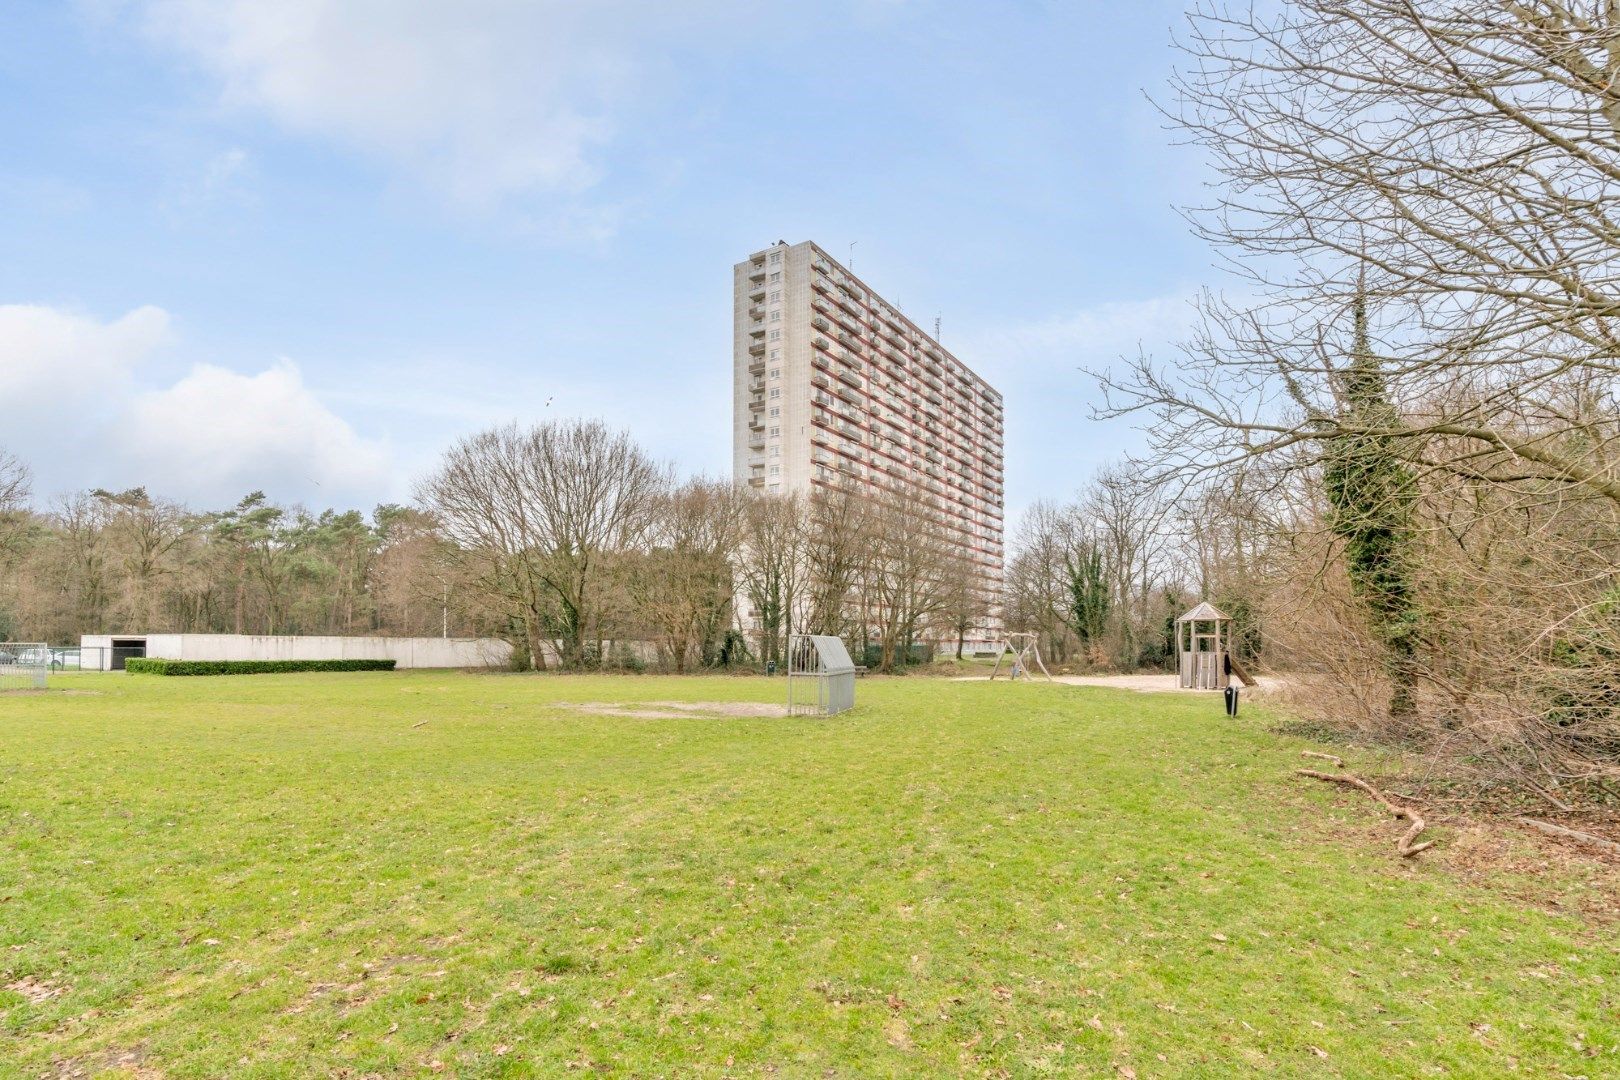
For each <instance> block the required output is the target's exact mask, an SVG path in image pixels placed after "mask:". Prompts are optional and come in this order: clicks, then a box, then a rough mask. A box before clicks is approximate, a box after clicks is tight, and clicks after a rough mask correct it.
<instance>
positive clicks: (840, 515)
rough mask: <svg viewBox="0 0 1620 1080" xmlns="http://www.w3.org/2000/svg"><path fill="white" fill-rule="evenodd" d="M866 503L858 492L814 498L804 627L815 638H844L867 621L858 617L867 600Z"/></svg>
mask: <svg viewBox="0 0 1620 1080" xmlns="http://www.w3.org/2000/svg"><path fill="white" fill-rule="evenodd" d="M866 512H867V502H866V500H865V499H864V498H863V497H862V496H861V495H859V494H857V493H856V492H854V491H853V490H846V489H844V488H838V489H834V490H830V491H818V492H816V493H815V494H813V495H812V496H811V498H810V503H809V507H808V512H807V514H806V519H805V528H804V564H805V590H806V606H807V611H806V615H805V621H804V627H805V630H806V631H807V632H809V633H812V634H843V633H845V632H846V631H847V630H849V629H850V628H851V627H852V626H853V627H855V628H857V629H861V630H864V629H865V626H866V621H865V619H863V618H860V617H858V616H857V615H855V614H854V613H853V612H852V610H851V609H852V606H853V605H854V604H856V603H857V602H858V601H859V600H860V599H861V594H860V593H859V590H858V588H857V587H858V586H859V584H860V580H861V575H862V572H863V570H864V565H865V560H866V555H867V546H866Z"/></svg>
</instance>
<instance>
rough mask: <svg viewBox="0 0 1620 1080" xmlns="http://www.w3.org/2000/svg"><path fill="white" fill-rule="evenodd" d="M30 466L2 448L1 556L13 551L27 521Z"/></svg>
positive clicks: (0, 475) (0, 469) (0, 497)
mask: <svg viewBox="0 0 1620 1080" xmlns="http://www.w3.org/2000/svg"><path fill="white" fill-rule="evenodd" d="M31 479H32V478H31V476H30V475H29V472H28V466H26V465H24V464H23V463H22V461H21V460H20V459H18V458H15V457H13V456H12V455H11V454H8V453H7V452H6V451H5V449H4V448H3V447H0V558H3V557H5V556H6V555H8V554H9V553H11V552H13V551H14V549H15V545H16V543H17V541H18V540H19V538H20V537H21V536H22V533H23V530H24V528H25V526H26V524H27V513H26V512H27V509H28V496H29V491H30V480H31Z"/></svg>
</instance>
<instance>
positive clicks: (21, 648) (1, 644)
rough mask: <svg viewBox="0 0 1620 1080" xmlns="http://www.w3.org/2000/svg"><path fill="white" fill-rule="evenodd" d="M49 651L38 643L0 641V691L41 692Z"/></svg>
mask: <svg viewBox="0 0 1620 1080" xmlns="http://www.w3.org/2000/svg"><path fill="white" fill-rule="evenodd" d="M50 666H51V650H50V648H49V647H48V646H46V645H45V644H44V643H43V642H38V641H0V690H43V689H45V675H46V672H48V671H49V670H50Z"/></svg>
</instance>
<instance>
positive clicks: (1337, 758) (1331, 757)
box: [1299, 750, 1344, 769]
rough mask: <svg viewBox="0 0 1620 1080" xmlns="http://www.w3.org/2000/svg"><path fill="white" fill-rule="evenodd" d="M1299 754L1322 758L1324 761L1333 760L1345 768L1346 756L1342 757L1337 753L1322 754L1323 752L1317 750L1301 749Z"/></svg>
mask: <svg viewBox="0 0 1620 1080" xmlns="http://www.w3.org/2000/svg"><path fill="white" fill-rule="evenodd" d="M1299 756H1300V757H1313V758H1321V759H1322V760H1323V761H1331V762H1333V764H1334V765H1337V766H1338V767H1339V768H1341V769H1342V768H1344V758H1342V757H1340V756H1339V755H1337V754H1321V753H1317V752H1316V751H1315V750H1301V751H1300V752H1299Z"/></svg>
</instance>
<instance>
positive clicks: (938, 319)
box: [934, 315, 942, 345]
mask: <svg viewBox="0 0 1620 1080" xmlns="http://www.w3.org/2000/svg"><path fill="white" fill-rule="evenodd" d="M941 321H942V317H941V316H939V315H935V316H934V344H936V345H938V344H940V340H939V324H940V322H941Z"/></svg>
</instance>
